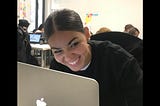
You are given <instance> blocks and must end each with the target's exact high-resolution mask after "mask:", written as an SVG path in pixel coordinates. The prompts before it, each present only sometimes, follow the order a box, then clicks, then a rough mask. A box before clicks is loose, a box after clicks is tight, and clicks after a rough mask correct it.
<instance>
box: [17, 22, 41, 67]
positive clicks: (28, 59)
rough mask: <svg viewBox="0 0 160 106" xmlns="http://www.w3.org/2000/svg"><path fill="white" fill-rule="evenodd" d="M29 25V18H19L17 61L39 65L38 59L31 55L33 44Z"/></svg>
mask: <svg viewBox="0 0 160 106" xmlns="http://www.w3.org/2000/svg"><path fill="white" fill-rule="evenodd" d="M29 25H30V23H29V22H28V21H27V20H25V19H20V20H19V24H18V26H17V61H19V62H24V63H28V64H32V65H37V66H39V64H38V61H37V59H36V58H35V57H34V56H32V55H31V45H30V42H29V34H28V31H27V29H28V27H29Z"/></svg>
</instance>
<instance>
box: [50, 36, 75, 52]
mask: <svg viewBox="0 0 160 106" xmlns="http://www.w3.org/2000/svg"><path fill="white" fill-rule="evenodd" d="M75 39H77V37H74V38H72V39H71V40H70V41H69V42H68V45H70V44H71V43H72V42H73V41H74V40H75ZM51 49H61V48H57V47H51Z"/></svg>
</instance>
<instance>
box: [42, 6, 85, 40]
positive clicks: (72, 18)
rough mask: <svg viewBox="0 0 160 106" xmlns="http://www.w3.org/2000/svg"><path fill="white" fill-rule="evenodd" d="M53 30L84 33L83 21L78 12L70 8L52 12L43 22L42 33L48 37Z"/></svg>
mask: <svg viewBox="0 0 160 106" xmlns="http://www.w3.org/2000/svg"><path fill="white" fill-rule="evenodd" d="M55 31H77V32H82V33H84V29H83V23H82V21H81V18H80V16H79V14H78V13H76V12H75V11H73V10H70V9H61V10H56V11H54V12H52V13H51V14H50V15H49V16H48V17H47V19H46V21H45V23H44V34H45V35H46V36H47V37H48V38H49V37H50V36H51V35H52V34H54V33H55Z"/></svg>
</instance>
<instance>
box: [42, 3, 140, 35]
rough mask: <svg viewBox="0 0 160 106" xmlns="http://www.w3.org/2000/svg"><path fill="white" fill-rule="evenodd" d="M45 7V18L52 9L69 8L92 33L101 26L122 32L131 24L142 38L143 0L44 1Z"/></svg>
mask: <svg viewBox="0 0 160 106" xmlns="http://www.w3.org/2000/svg"><path fill="white" fill-rule="evenodd" d="M45 5H46V8H45V18H46V17H47V16H48V15H49V13H50V12H51V11H54V9H59V8H70V9H74V10H75V11H76V12H78V13H79V14H80V16H81V18H82V21H83V23H84V25H86V26H88V27H89V28H90V30H91V31H92V32H93V33H95V32H96V31H97V30H98V29H99V28H100V27H103V26H106V27H108V28H110V29H111V30H112V31H123V30H124V26H125V25H126V24H132V25H134V26H135V27H137V28H138V29H139V30H140V38H143V0H80V1H77V0H46V3H45ZM87 16H89V17H88V18H87Z"/></svg>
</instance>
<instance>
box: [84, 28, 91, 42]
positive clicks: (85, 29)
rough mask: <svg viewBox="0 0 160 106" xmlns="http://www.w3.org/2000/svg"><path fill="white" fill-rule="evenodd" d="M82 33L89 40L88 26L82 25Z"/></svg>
mask: <svg viewBox="0 0 160 106" xmlns="http://www.w3.org/2000/svg"><path fill="white" fill-rule="evenodd" d="M84 34H85V36H86V39H87V40H89V39H90V36H91V34H90V31H89V28H88V27H84Z"/></svg>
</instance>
